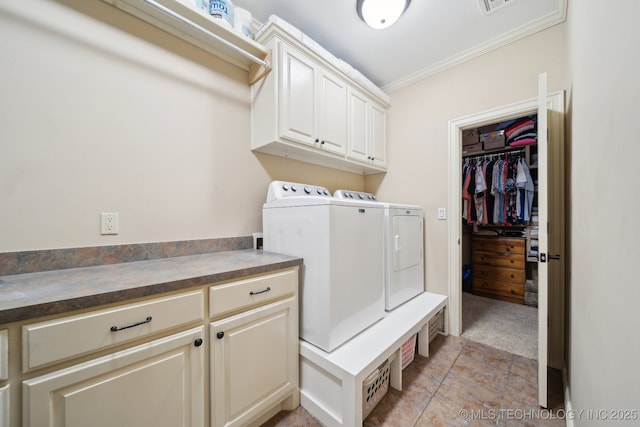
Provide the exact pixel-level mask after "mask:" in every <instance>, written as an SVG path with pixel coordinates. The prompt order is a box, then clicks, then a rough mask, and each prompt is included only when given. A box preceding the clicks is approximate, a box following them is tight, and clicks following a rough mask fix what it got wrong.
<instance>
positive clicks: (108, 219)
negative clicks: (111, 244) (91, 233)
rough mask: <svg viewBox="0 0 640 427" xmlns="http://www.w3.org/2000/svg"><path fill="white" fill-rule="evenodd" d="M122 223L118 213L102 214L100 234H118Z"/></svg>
mask: <svg viewBox="0 0 640 427" xmlns="http://www.w3.org/2000/svg"><path fill="white" fill-rule="evenodd" d="M119 228H120V221H119V218H118V213H117V212H111V213H107V212H103V213H102V214H100V234H118V231H119Z"/></svg>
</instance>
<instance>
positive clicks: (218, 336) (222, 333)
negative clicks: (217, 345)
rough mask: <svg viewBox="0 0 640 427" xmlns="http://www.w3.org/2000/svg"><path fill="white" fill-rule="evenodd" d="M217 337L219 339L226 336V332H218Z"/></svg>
mask: <svg viewBox="0 0 640 427" xmlns="http://www.w3.org/2000/svg"><path fill="white" fill-rule="evenodd" d="M216 337H217V338H218V339H219V340H221V339H222V338H223V337H224V332H218V333H217V334H216Z"/></svg>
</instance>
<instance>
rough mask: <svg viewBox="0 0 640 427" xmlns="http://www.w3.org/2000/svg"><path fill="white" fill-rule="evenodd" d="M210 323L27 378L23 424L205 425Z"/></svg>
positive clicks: (67, 426)
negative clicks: (206, 346)
mask: <svg viewBox="0 0 640 427" xmlns="http://www.w3.org/2000/svg"><path fill="white" fill-rule="evenodd" d="M203 338H204V326H200V327H198V328H194V329H191V330H188V331H184V332H181V333H177V334H174V335H170V336H168V337H165V338H162V339H158V340H155V341H151V342H149V343H145V344H142V345H138V346H135V347H132V348H129V349H126V350H122V351H119V352H116V353H113V354H110V355H107V356H104V357H100V358H97V359H95V360H90V361H87V362H84V363H80V364H77V365H74V366H71V367H69V368H65V369H62V370H59V371H54V372H51V373H49V374H46V375H42V376H40V377H36V378H33V379H29V380H26V381H24V382H23V399H24V400H23V426H25V427H42V426H64V427H87V426H91V427H113V426H135V427H204V414H205V407H204V396H205V384H206V381H205V360H206V357H205V351H204V346H202V344H203Z"/></svg>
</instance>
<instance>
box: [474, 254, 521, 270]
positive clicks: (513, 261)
mask: <svg viewBox="0 0 640 427" xmlns="http://www.w3.org/2000/svg"><path fill="white" fill-rule="evenodd" d="M471 260H472V262H473V265H474V267H475V266H476V265H478V264H481V265H491V266H494V267H506V268H515V269H524V255H523V254H513V253H500V254H498V253H493V252H475V251H474V252H473V255H472V257H471Z"/></svg>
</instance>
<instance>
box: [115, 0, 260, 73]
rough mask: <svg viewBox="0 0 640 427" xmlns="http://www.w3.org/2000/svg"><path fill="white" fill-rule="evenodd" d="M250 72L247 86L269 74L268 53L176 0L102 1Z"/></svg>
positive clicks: (249, 40) (199, 11) (207, 16)
mask: <svg viewBox="0 0 640 427" xmlns="http://www.w3.org/2000/svg"><path fill="white" fill-rule="evenodd" d="M102 1H104V2H105V3H109V4H111V5H112V6H115V7H116V8H118V9H120V10H123V11H125V12H127V13H129V14H131V15H133V16H135V17H137V18H140V19H142V20H143V21H146V22H148V23H149V24H151V25H154V26H156V27H158V28H161V29H163V30H164V31H167V32H168V33H170V34H173V35H175V36H177V37H180V38H181V39H183V40H185V41H187V42H189V43H191V44H193V45H195V46H198V47H200V48H201V49H204V50H206V51H207V52H210V53H212V54H214V55H216V56H218V57H220V58H222V59H223V60H225V61H227V62H229V63H231V64H234V65H236V66H238V67H240V68H242V69H244V70H247V71H249V72H250V77H249V80H250V83H253V82H255V81H257V80H259V79H260V78H262V77H263V76H264V75H266V73H268V72H269V71H270V70H271V63H270V62H271V60H270V52H269V51H268V50H267V49H266V48H265V47H264V46H262V45H261V44H260V43H257V42H255V41H253V40H251V39H249V38H247V37H245V36H243V35H242V34H239V33H237V32H235V31H233V30H232V29H229V28H227V27H225V26H223V25H221V24H219V23H218V22H216V19H214V18H211V17H210V16H209V15H207V14H206V13H205V12H204V11H201V10H199V9H197V8H196V7H195V5H191V4H187V3H183V2H181V1H179V0H102Z"/></svg>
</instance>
